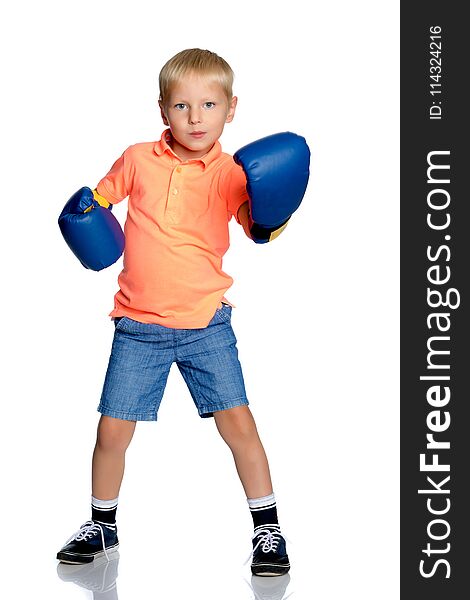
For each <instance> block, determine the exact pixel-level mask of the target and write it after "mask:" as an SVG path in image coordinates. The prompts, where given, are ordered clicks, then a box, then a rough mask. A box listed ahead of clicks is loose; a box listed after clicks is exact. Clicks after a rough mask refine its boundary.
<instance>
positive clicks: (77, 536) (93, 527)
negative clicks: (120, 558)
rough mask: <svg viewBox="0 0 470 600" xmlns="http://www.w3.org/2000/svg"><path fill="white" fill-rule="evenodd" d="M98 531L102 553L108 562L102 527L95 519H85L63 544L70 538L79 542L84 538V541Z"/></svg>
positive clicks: (69, 540)
mask: <svg viewBox="0 0 470 600" xmlns="http://www.w3.org/2000/svg"><path fill="white" fill-rule="evenodd" d="M98 533H101V544H102V546H103V551H104V555H105V556H106V560H107V561H108V562H109V556H108V553H107V552H106V545H105V541H104V532H103V527H102V526H101V525H100V524H99V523H95V521H86V523H83V525H82V526H81V527H80V529H79V530H78V531H76V532H75V533H74V534H73V535H72V536H71V537H70V538H69V539H68V540H67V541H66V542H65V544H64V545H65V546H66V545H67V544H68V543H69V542H71V541H72V540H76V541H77V542H81V541H82V540H84V541H85V542H86V541H87V540H89V539H91V538H92V537H94V536H95V535H97V534H98Z"/></svg>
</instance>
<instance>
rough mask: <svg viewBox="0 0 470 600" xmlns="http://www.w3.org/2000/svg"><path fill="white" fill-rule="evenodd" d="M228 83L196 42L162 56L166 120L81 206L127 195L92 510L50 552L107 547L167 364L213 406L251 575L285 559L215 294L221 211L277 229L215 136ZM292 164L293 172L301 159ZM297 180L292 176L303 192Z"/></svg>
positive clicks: (68, 557) (70, 553) (258, 233)
mask: <svg viewBox="0 0 470 600" xmlns="http://www.w3.org/2000/svg"><path fill="white" fill-rule="evenodd" d="M232 82H233V73H232V70H231V68H230V66H229V65H228V64H227V63H226V61H225V60H223V59H222V58H221V57H219V56H217V55H216V54H214V53H212V52H209V51H208V50H200V49H191V50H184V51H182V52H180V53H178V54H177V55H176V56H174V57H173V58H172V59H170V60H169V61H168V62H167V63H166V65H165V66H164V67H163V69H162V71H161V73H160V77H159V84H160V99H159V106H160V110H161V116H162V119H163V122H164V124H165V125H166V126H167V127H168V129H166V130H165V131H164V132H163V134H162V137H161V139H160V141H158V142H156V143H155V142H152V143H141V144H135V145H134V146H131V147H130V148H128V149H127V150H126V151H125V152H124V154H123V155H122V156H121V157H120V158H119V159H118V160H117V161H116V162H115V163H114V165H113V166H112V168H111V170H110V171H109V173H108V174H107V175H106V176H105V177H104V178H103V179H102V180H101V181H100V182H99V183H98V185H97V188H96V190H95V191H94V192H93V200H94V203H93V205H90V207H89V209H86V210H85V211H84V212H88V211H89V210H90V209H93V208H94V207H95V206H97V203H99V204H100V205H101V206H102V207H110V206H109V205H110V204H116V203H117V202H120V201H121V200H123V199H124V198H126V197H129V202H128V216H127V220H126V225H125V254H124V268H123V271H122V272H121V274H120V275H119V288H120V289H119V291H118V292H117V294H116V295H115V303H114V310H113V311H112V312H111V313H110V315H111V316H112V317H113V319H114V324H115V334H114V340H113V346H112V351H111V357H110V360H109V365H108V370H107V373H106V378H105V382H104V386H103V392H102V396H101V400H100V404H99V407H98V410H99V411H100V412H101V418H100V421H99V425H98V433H97V441H96V446H95V450H94V453H93V464H92V517H91V521H87V522H86V523H85V524H84V525H82V527H81V528H80V530H79V531H78V532H77V533H76V534H74V535H73V536H72V537H71V538H70V540H69V541H68V542H67V543H66V544H65V545H64V547H63V548H62V549H61V550H60V551H59V553H58V554H57V558H58V559H59V560H61V561H62V562H67V563H86V562H91V561H92V560H93V559H94V558H95V557H96V556H98V555H100V554H102V553H105V555H106V556H107V555H108V554H109V553H110V552H112V551H114V550H115V549H117V547H118V538H117V528H116V510H117V504H118V494H119V489H120V485H121V481H122V478H123V473H124V457H125V452H126V449H127V447H128V445H129V443H130V441H131V439H132V436H133V433H134V430H135V426H136V422H137V421H140V420H156V419H157V411H158V407H159V404H160V401H161V398H162V395H163V391H164V388H165V384H166V380H167V376H168V373H169V370H170V367H171V364H172V363H173V362H176V364H177V366H178V368H179V370H180V371H181V373H182V375H183V377H184V379H185V381H186V383H187V385H188V388H189V390H190V392H191V395H192V397H193V400H194V402H195V404H196V406H197V408H198V412H199V415H200V416H201V417H211V416H213V417H214V420H215V423H216V426H217V429H218V431H219V432H220V434H221V436H222V438H223V439H224V440H225V442H226V443H227V444H228V446H229V447H230V449H231V451H232V453H233V457H234V460H235V464H236V468H237V472H238V475H239V477H240V480H241V483H242V485H243V488H244V491H245V493H246V496H247V501H248V505H249V508H250V510H251V514H252V517H253V524H254V535H253V538H252V543H253V560H252V565H251V569H252V572H253V574H256V575H267V576H269V575H282V574H284V573H286V572H287V571H288V570H289V559H288V556H287V553H286V545H285V540H284V538H283V536H282V534H281V531H280V527H279V523H278V518H277V512H276V501H275V497H274V493H273V488H272V483H271V478H270V473H269V466H268V461H267V458H266V454H265V452H264V449H263V446H262V444H261V441H260V439H259V436H258V433H257V430H256V425H255V422H254V420H253V417H252V414H251V412H250V410H249V408H248V399H247V398H246V393H245V387H244V383H243V375H242V371H241V367H240V363H239V361H238V356H237V349H236V338H235V335H234V333H233V330H232V327H231V325H230V318H231V311H232V307H231V305H230V303H229V302H228V301H227V300H226V299H225V297H224V293H225V292H226V290H227V289H228V288H229V287H230V285H231V284H232V282H233V280H232V279H231V277H229V276H228V275H227V274H226V273H224V272H223V271H222V268H221V267H222V257H223V255H224V254H225V252H226V251H227V249H228V246H229V237H228V222H229V220H230V218H231V217H232V216H234V217H235V218H236V220H237V221H238V222H239V223H240V224H242V226H243V228H244V230H245V232H246V234H247V235H248V236H249V237H250V238H251V239H255V241H256V240H257V238H259V239H258V240H257V241H263V242H264V241H268V240H269V239H273V237H275V236H276V235H277V234H278V233H280V231H282V229H283V228H284V227H285V223H286V219H285V215H284V216H283V218H282V219H279V218H275V219H274V220H272V222H271V224H269V223H268V226H265V225H264V224H261V225H260V224H259V223H257V222H256V219H255V218H254V216H255V212H256V210H255V206H254V204H253V206H251V207H250V204H249V202H250V201H251V202H254V199H253V198H252V197H250V195H249V194H248V192H247V178H248V179H249V176H248V175H245V172H247V171H249V166H248V164H245V163H249V162H250V161H251V162H253V163H257V162H259V161H252V160H251V159H250V156H249V155H250V151H251V149H250V148H249V147H246V149H248V150H247V151H246V152H247V155H245V159H244V158H243V156H239V157H238V160H239V162H240V164H241V165H242V166H239V165H238V164H236V163H235V162H234V160H233V158H232V157H231V156H230V155H228V154H224V153H223V152H222V151H221V147H220V143H219V141H218V139H219V137H220V136H221V134H222V131H223V129H224V126H225V123H230V122H231V121H232V120H233V117H234V115H235V109H236V105H237V98H236V97H235V96H233V95H232ZM280 135H283V134H280ZM289 135H293V134H289ZM295 137H296V138H297V137H298V136H295ZM265 139H267V138H265ZM299 139H302V140H303V138H299ZM279 143H281V142H279ZM282 143H285V140H284V138H283V141H282ZM240 152H242V151H240ZM307 152H308V149H307ZM279 153H281V154H282V151H280V152H279ZM242 154H243V153H242ZM304 159H305V152H304ZM303 165H304V166H303V171H305V160H304V163H303ZM255 166H256V165H255ZM242 167H243V168H242ZM244 171H245V172H244ZM291 175H292V173H291ZM306 177H307V178H308V159H307V175H306ZM306 183H307V182H306V179H305V173H304V182H303V183H302V186H303V191H305V186H306ZM256 185H257V184H256V181H255V178H253V187H254V188H256ZM302 186H301V187H302ZM264 187H265V188H266V187H267V186H266V185H264ZM83 189H87V188H83ZM257 194H258V195H259V196H261V197H264V196H266V194H264V193H263V192H261V193H259V192H257V191H256V189H253V191H252V193H251V196H256V195H257ZM302 195H303V192H302ZM82 197H83V194H81V196H80V198H81V199H82ZM300 199H301V197H300ZM71 200H72V199H71ZM296 203H297V205H298V204H299V203H300V200H299V199H298V198H297V199H296ZM69 204H70V201H69ZM261 204H262V201H260V205H261ZM67 206H69V205H66V208H65V209H64V211H65V212H67V210H68V209H67ZM263 208H264V207H262V206H261V211H263ZM295 208H296V206H295ZM295 208H294V209H293V210H295ZM66 209H67V210H66ZM99 210H100V211H101V212H102V213H103V214H104V213H106V218H107V219H108V218H110V217H111V214H110V213H109V211H107V210H103V209H101V208H99ZM269 210H270V209H269ZM293 210H292V209H291V208H289V211H288V212H289V216H290V214H291V213H292V212H293ZM64 211H63V214H62V215H61V219H62V217H63V215H64ZM95 213H96V214H98V211H95V210H91V213H90V212H89V215H90V214H92V215H93V214H95ZM252 213H253V214H252ZM89 215H87V218H88V217H89ZM108 215H109V217H108ZM66 216H67V215H66ZM81 216H83V215H81ZM289 216H288V217H287V220H288V218H289ZM75 217H76V215H74V218H75ZM64 219H65V217H64ZM274 221H277V222H274ZM279 221H282V222H279ZM75 226H76V223H74V224H73V227H75ZM63 232H64V230H63ZM74 235H75V232H74ZM82 235H83V232H82V230H80V233H79V236H82ZM64 236H65V233H64ZM99 239H100V240H102V239H103V238H102V237H99ZM87 241H88V240H87ZM81 243H82V241H81V240H80V244H81ZM74 251H75V250H74ZM98 251H99V250H98ZM76 253H77V255H79V252H76ZM118 255H119V253H118ZM116 259H117V256H116V257H115V258H114V260H116ZM82 262H83V263H84V264H85V261H84V260H82ZM92 268H93V267H92ZM101 268H102V267H101Z"/></svg>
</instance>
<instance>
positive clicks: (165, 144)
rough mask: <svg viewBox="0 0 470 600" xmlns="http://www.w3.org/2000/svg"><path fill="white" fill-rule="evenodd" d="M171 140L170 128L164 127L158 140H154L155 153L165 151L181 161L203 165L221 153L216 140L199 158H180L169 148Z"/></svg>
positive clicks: (205, 165) (158, 153)
mask: <svg viewBox="0 0 470 600" xmlns="http://www.w3.org/2000/svg"><path fill="white" fill-rule="evenodd" d="M170 140H171V130H170V129H165V131H164V132H163V134H162V137H161V139H160V140H159V141H158V142H155V145H154V147H153V149H154V152H155V154H157V155H158V156H161V155H162V154H164V153H165V152H167V153H168V154H170V155H171V156H174V157H175V158H177V159H178V160H179V161H180V162H181V163H194V162H202V163H203V165H204V167H207V166H208V165H209V164H210V163H211V162H212V161H214V160H215V159H216V158H218V157H219V156H220V155H221V154H222V146H221V145H220V142H219V141H218V140H217V141H216V142H215V144H214V145H213V146H212V148H211V149H210V150H209V152H208V153H207V154H204V156H201V158H194V159H191V160H181V158H180V157H179V156H178V155H177V154H175V153H174V152H173V150H172V149H171V147H170V145H169V142H170Z"/></svg>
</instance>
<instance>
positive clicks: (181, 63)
mask: <svg viewBox="0 0 470 600" xmlns="http://www.w3.org/2000/svg"><path fill="white" fill-rule="evenodd" d="M188 73H195V74H197V75H203V76H204V77H208V78H210V79H211V80H212V81H215V82H217V83H219V84H220V85H221V86H222V89H223V90H224V93H225V95H226V97H227V101H228V102H229V103H230V101H231V100H232V97H233V93H232V86H233V77H234V74H233V71H232V69H231V67H230V65H229V64H228V63H227V61H225V60H224V59H223V58H222V57H220V56H218V55H217V54H215V52H211V51H210V50H201V49H200V48H190V49H188V50H182V51H181V52H178V54H175V56H173V58H170V60H169V61H168V62H166V63H165V65H164V66H163V68H162V70H161V71H160V75H159V77H158V83H159V85H160V98H159V100H160V101H161V102H163V103H165V101H166V99H167V98H168V96H169V94H170V92H171V87H172V85H174V84H175V83H176V82H178V81H181V79H183V77H184V76H185V75H187V74H188Z"/></svg>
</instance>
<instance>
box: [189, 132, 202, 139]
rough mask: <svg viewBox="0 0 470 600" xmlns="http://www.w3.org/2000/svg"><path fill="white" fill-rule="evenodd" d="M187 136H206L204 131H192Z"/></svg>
mask: <svg viewBox="0 0 470 600" xmlns="http://www.w3.org/2000/svg"><path fill="white" fill-rule="evenodd" d="M189 135H190V136H191V137H194V138H202V136H204V135H206V132H205V131H193V132H192V133H190V134H189Z"/></svg>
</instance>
